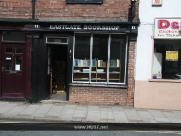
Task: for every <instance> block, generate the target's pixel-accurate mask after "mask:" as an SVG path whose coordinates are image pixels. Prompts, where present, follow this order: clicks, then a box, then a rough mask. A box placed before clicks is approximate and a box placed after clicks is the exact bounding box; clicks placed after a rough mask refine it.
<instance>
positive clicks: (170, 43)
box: [153, 40, 181, 80]
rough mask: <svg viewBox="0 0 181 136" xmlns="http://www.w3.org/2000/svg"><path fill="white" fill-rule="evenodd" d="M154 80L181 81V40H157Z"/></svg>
mask: <svg viewBox="0 0 181 136" xmlns="http://www.w3.org/2000/svg"><path fill="white" fill-rule="evenodd" d="M153 56H154V59H153V78H154V79H158V78H161V79H173V80H177V79H178V80H180V79H181V40H155V43H154V55H153Z"/></svg>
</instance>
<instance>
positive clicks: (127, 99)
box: [0, 0, 139, 106]
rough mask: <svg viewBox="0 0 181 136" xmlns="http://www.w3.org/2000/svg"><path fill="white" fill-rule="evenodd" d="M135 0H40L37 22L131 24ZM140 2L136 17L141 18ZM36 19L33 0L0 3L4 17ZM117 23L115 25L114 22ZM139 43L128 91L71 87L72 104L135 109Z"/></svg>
mask: <svg viewBox="0 0 181 136" xmlns="http://www.w3.org/2000/svg"><path fill="white" fill-rule="evenodd" d="M130 4H131V0H103V4H101V5H96V4H66V0H36V6H35V19H48V20H50V21H51V20H52V19H57V20H63V19H65V20H76V19H77V20H80V19H81V20H85V21H86V20H108V21H114V20H118V21H120V20H121V21H127V20H128V12H129V8H130ZM138 5H139V2H138V1H137V2H136V18H135V20H137V19H138ZM31 17H32V2H31V0H0V18H25V19H29V18H31ZM113 23H114V22H113ZM135 44H136V43H135V42H130V45H129V56H128V57H129V59H128V89H119V88H105V87H75V86H71V87H70V98H69V102H70V103H80V104H102V105H115V104H116V105H123V106H133V101H134V83H135V82H134V68H135V66H134V65H135Z"/></svg>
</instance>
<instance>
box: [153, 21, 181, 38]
mask: <svg viewBox="0 0 181 136" xmlns="http://www.w3.org/2000/svg"><path fill="white" fill-rule="evenodd" d="M180 32H181V18H180V19H155V32H154V38H155V39H181V33H180Z"/></svg>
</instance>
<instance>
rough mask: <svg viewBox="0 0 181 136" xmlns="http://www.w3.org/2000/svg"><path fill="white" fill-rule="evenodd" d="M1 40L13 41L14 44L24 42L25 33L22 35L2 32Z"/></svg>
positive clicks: (20, 33)
mask: <svg viewBox="0 0 181 136" xmlns="http://www.w3.org/2000/svg"><path fill="white" fill-rule="evenodd" d="M2 40H3V41H15V42H21V41H25V33H23V32H3V33H2Z"/></svg>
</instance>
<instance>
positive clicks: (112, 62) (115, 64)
mask: <svg viewBox="0 0 181 136" xmlns="http://www.w3.org/2000/svg"><path fill="white" fill-rule="evenodd" d="M110 67H119V59H111V60H110Z"/></svg>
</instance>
